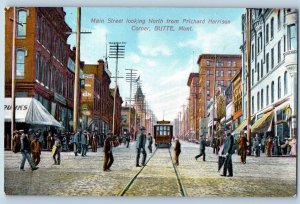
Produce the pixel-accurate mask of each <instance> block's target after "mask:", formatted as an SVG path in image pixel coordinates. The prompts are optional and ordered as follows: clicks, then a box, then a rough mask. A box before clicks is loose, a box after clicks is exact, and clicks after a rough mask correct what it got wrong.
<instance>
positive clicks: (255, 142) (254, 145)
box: [253, 137, 260, 157]
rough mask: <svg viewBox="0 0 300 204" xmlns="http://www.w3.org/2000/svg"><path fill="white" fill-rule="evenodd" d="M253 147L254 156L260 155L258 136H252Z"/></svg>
mask: <svg viewBox="0 0 300 204" xmlns="http://www.w3.org/2000/svg"><path fill="white" fill-rule="evenodd" d="M253 149H254V152H255V156H256V157H260V144H259V140H258V138H257V137H256V138H254V143H253Z"/></svg>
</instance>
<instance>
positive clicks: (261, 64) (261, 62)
mask: <svg viewBox="0 0 300 204" xmlns="http://www.w3.org/2000/svg"><path fill="white" fill-rule="evenodd" d="M260 66H261V70H260V78H263V76H264V64H263V61H262V60H261V61H260Z"/></svg>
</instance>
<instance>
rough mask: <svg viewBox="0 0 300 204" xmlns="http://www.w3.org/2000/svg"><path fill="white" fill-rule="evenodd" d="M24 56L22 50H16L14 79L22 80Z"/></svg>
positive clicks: (24, 52) (24, 53)
mask: <svg viewBox="0 0 300 204" xmlns="http://www.w3.org/2000/svg"><path fill="white" fill-rule="evenodd" d="M25 55H26V51H25V50H24V49H17V50H16V57H17V59H16V77H17V78H22V79H23V78H24V70H25Z"/></svg>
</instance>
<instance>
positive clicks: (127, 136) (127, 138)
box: [126, 132, 131, 148]
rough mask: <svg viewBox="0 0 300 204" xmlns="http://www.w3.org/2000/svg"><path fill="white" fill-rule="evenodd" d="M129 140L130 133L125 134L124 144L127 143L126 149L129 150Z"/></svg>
mask: <svg viewBox="0 0 300 204" xmlns="http://www.w3.org/2000/svg"><path fill="white" fill-rule="evenodd" d="M130 138H131V134H130V132H128V133H126V143H127V146H126V147H127V148H129V143H130Z"/></svg>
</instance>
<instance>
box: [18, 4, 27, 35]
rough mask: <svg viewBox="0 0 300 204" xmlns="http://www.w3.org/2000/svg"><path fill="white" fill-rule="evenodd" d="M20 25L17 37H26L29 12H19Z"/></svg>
mask: <svg viewBox="0 0 300 204" xmlns="http://www.w3.org/2000/svg"><path fill="white" fill-rule="evenodd" d="M17 21H18V24H17V36H18V37H25V36H26V21H27V11H26V10H23V9H21V10H18V20H17Z"/></svg>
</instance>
